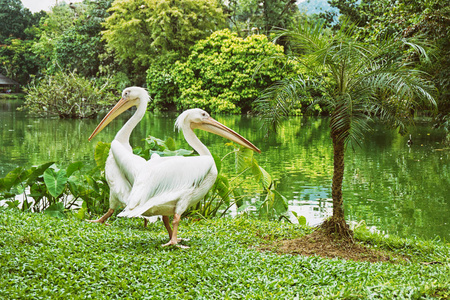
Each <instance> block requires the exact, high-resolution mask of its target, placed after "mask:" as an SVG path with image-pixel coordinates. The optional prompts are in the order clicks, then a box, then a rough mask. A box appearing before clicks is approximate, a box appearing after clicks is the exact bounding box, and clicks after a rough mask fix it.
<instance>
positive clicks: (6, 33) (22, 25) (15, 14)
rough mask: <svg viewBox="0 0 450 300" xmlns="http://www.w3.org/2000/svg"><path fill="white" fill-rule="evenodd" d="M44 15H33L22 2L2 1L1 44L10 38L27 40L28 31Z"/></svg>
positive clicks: (0, 11)
mask: <svg viewBox="0 0 450 300" xmlns="http://www.w3.org/2000/svg"><path fill="white" fill-rule="evenodd" d="M41 16H42V13H37V14H34V15H33V14H32V13H31V11H30V10H29V9H28V8H25V7H24V6H23V5H22V2H21V1H20V0H0V24H1V25H0V44H5V43H6V40H7V39H9V38H18V39H22V40H24V39H27V38H29V37H30V35H29V34H28V33H27V31H26V29H27V28H29V27H31V26H32V25H36V24H37V23H38V22H39V19H40V17H41Z"/></svg>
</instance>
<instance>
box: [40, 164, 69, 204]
mask: <svg viewBox="0 0 450 300" xmlns="http://www.w3.org/2000/svg"><path fill="white" fill-rule="evenodd" d="M44 182H45V185H46V186H47V189H48V192H49V193H50V195H52V196H53V197H55V198H57V197H58V196H59V195H61V194H62V192H63V191H64V188H65V186H66V183H67V175H66V170H59V171H58V172H56V171H55V170H53V169H47V170H45V172H44Z"/></svg>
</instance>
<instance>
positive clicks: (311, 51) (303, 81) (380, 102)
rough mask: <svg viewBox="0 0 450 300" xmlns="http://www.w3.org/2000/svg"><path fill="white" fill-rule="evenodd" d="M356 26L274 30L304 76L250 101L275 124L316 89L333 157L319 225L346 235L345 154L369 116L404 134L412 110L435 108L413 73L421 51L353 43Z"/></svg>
mask: <svg viewBox="0 0 450 300" xmlns="http://www.w3.org/2000/svg"><path fill="white" fill-rule="evenodd" d="M354 28H355V27H354V26H353V25H351V24H350V23H349V22H346V21H344V22H343V24H342V26H341V29H340V30H338V31H337V32H334V33H332V34H331V32H330V31H329V30H327V29H326V28H324V27H323V25H322V24H320V23H314V24H312V23H309V22H308V21H306V22H305V23H303V24H301V25H300V26H299V27H298V28H296V29H295V30H280V31H279V32H278V37H284V38H285V39H287V40H288V42H289V44H290V45H291V52H292V53H294V54H291V55H288V56H287V57H288V59H289V60H294V61H296V62H297V63H300V64H301V65H303V66H304V68H306V69H307V70H308V71H307V74H303V75H299V76H297V77H294V78H285V79H283V80H281V81H279V82H277V83H276V84H274V85H273V86H271V87H270V88H268V89H267V90H266V91H265V92H264V93H263V95H262V96H260V97H259V99H257V102H256V103H257V108H258V111H259V112H260V116H261V117H262V119H263V120H264V121H265V123H267V124H270V125H271V126H273V127H277V126H278V125H279V124H280V120H281V119H282V118H283V117H284V116H286V115H288V114H289V111H290V109H291V108H292V107H293V106H294V105H295V103H296V102H297V101H299V100H301V98H302V97H305V96H304V95H307V93H305V91H306V90H308V89H315V90H316V93H317V91H319V92H320V94H321V97H319V99H318V100H316V101H318V102H322V103H325V104H326V107H327V109H328V110H329V113H330V134H331V139H332V142H333V154H334V172H333V181H332V198H333V215H332V217H331V218H330V219H328V220H326V221H325V222H324V223H323V224H322V227H323V228H324V229H326V230H327V231H328V232H334V233H338V234H339V235H340V236H343V237H349V238H352V232H351V231H350V229H349V228H348V225H347V224H346V222H345V219H344V210H343V197H342V181H343V177H344V154H345V151H346V149H347V148H348V146H349V145H351V146H354V145H359V144H360V142H361V140H362V139H363V136H364V133H366V132H367V131H368V130H370V126H369V122H370V121H373V119H374V117H376V118H377V119H380V120H383V121H387V122H388V123H389V124H391V125H393V126H395V127H398V128H399V129H400V130H401V132H405V126H406V125H407V123H409V122H410V121H412V118H413V114H414V109H415V108H420V107H430V106H435V105H436V104H435V101H434V98H433V96H432V92H433V87H432V85H431V84H430V83H429V81H427V80H425V79H424V77H425V75H426V74H424V73H423V72H421V71H418V70H415V69H414V68H412V63H411V62H410V61H411V60H412V59H417V58H418V57H422V58H423V57H424V58H426V54H425V51H424V50H423V48H421V47H420V46H418V45H417V44H413V43H411V42H408V41H405V40H402V39H394V38H386V39H385V40H384V41H380V42H379V43H378V44H373V43H372V44H369V43H365V42H362V41H358V40H356V39H355V38H354V37H353V34H354ZM405 54H406V55H405ZM405 57H406V58H405Z"/></svg>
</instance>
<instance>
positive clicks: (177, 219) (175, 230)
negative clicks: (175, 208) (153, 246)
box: [162, 214, 189, 248]
mask: <svg viewBox="0 0 450 300" xmlns="http://www.w3.org/2000/svg"><path fill="white" fill-rule="evenodd" d="M166 218H167V221H165V222H164V225H165V226H166V228H170V223H169V217H166ZM180 219H181V215H179V214H175V215H174V216H173V221H172V225H173V231H172V230H171V231H172V236H171V237H170V241H169V242H168V243H167V244H164V245H162V246H163V247H166V246H170V245H177V244H178V242H180V241H181V239H178V238H177V233H178V224H179V223H180ZM163 220H164V217H163ZM166 222H167V225H166ZM167 231H169V229H167ZM169 235H170V231H169ZM177 246H178V247H180V248H189V247H188V246H183V245H177Z"/></svg>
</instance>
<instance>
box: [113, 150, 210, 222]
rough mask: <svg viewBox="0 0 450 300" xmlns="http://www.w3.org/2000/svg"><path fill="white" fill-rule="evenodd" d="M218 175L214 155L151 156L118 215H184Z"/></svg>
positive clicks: (202, 195) (204, 193)
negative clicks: (123, 208) (125, 204)
mask: <svg viewBox="0 0 450 300" xmlns="http://www.w3.org/2000/svg"><path fill="white" fill-rule="evenodd" d="M216 178H217V169H216V166H215V164H214V159H213V157H212V156H195V157H182V156H175V157H157V158H155V159H153V158H152V159H151V160H149V161H147V162H146V163H145V165H144V166H143V167H142V169H141V171H140V173H139V175H138V176H137V178H135V182H134V185H133V189H132V191H131V193H130V196H129V199H128V201H127V203H128V205H127V206H126V207H125V210H124V211H123V212H121V213H120V214H119V215H118V216H124V217H125V216H126V217H136V216H153V215H173V214H174V213H177V214H182V213H183V212H184V211H185V210H186V208H188V207H189V206H191V205H194V204H195V203H197V202H198V201H199V200H200V199H202V198H203V197H204V196H205V195H206V193H207V192H208V190H209V189H210V188H211V187H212V185H213V184H214V182H215V180H216Z"/></svg>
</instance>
